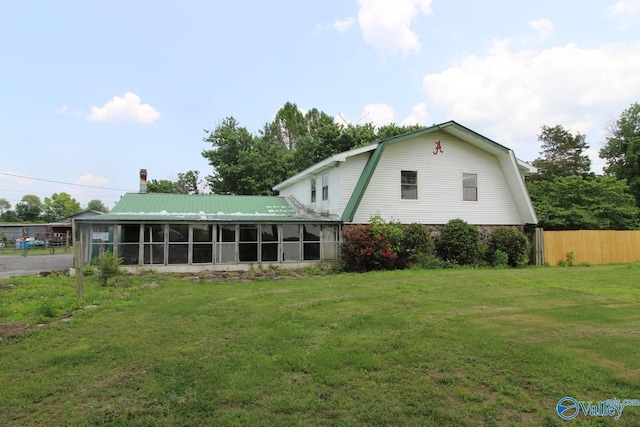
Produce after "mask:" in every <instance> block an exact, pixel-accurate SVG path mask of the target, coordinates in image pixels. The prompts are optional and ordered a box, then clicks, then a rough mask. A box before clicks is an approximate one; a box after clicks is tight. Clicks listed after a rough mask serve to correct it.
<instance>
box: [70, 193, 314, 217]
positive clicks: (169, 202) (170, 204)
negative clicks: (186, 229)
mask: <svg viewBox="0 0 640 427" xmlns="http://www.w3.org/2000/svg"><path fill="white" fill-rule="evenodd" d="M76 221H77V222H120V221H226V222H247V221H248V222H283V221H287V222H310V221H313V222H319V221H327V219H326V218H316V217H310V216H304V215H300V214H298V213H297V212H296V211H295V209H294V208H293V207H292V206H291V205H290V204H289V203H288V202H287V200H286V199H285V198H284V197H279V196H232V195H218V194H207V195H204V194H164V193H127V194H125V196H124V197H123V198H122V199H121V200H120V201H119V202H118V203H117V204H116V206H115V207H114V208H113V209H112V210H111V212H109V213H107V214H104V215H99V216H95V217H90V218H81V219H80V218H79V219H77V220H76Z"/></svg>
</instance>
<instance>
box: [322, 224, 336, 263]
mask: <svg viewBox="0 0 640 427" xmlns="http://www.w3.org/2000/svg"><path fill="white" fill-rule="evenodd" d="M338 239H339V235H338V226H337V225H323V226H322V260H323V261H336V260H337V259H338V245H339V243H338Z"/></svg>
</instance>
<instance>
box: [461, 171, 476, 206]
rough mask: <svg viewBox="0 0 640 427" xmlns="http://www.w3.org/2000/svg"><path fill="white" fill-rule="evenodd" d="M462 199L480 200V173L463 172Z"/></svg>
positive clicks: (467, 200) (469, 200)
mask: <svg viewBox="0 0 640 427" xmlns="http://www.w3.org/2000/svg"><path fill="white" fill-rule="evenodd" d="M462 200H463V201H465V202H477V201H478V174H475V173H463V174H462Z"/></svg>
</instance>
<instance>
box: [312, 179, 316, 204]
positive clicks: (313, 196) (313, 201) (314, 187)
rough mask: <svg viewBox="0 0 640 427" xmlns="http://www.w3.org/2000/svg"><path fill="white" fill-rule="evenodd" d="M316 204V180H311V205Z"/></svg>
mask: <svg viewBox="0 0 640 427" xmlns="http://www.w3.org/2000/svg"><path fill="white" fill-rule="evenodd" d="M315 202H316V179H315V178H311V203H315Z"/></svg>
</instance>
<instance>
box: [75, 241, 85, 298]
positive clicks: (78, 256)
mask: <svg viewBox="0 0 640 427" xmlns="http://www.w3.org/2000/svg"><path fill="white" fill-rule="evenodd" d="M77 234H78V235H79V236H76V237H80V239H79V240H80V241H77V240H76V241H75V242H74V244H73V248H74V251H73V252H74V260H75V263H74V264H75V265H74V267H75V269H76V296H77V297H78V301H82V300H83V299H84V274H83V273H84V272H83V271H82V264H83V260H82V242H83V239H82V231H81V230H79V231H78V233H77Z"/></svg>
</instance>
